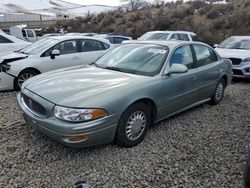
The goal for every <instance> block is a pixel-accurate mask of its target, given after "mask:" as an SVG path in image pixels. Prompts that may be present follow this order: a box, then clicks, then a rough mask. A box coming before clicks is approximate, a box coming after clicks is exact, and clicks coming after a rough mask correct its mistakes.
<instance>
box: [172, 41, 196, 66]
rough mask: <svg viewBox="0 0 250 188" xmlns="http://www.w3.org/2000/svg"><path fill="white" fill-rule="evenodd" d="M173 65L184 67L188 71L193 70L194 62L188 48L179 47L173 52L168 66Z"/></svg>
mask: <svg viewBox="0 0 250 188" xmlns="http://www.w3.org/2000/svg"><path fill="white" fill-rule="evenodd" d="M174 63H176V64H183V65H186V66H187V68H188V69H192V68H194V60H193V55H192V52H191V48H190V46H188V45H186V46H181V47H179V48H177V49H176V50H175V51H174V53H173V54H172V57H171V58H170V61H169V64H170V66H171V65H172V64H174Z"/></svg>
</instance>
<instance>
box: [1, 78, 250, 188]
mask: <svg viewBox="0 0 250 188" xmlns="http://www.w3.org/2000/svg"><path fill="white" fill-rule="evenodd" d="M249 93H250V85H249V83H243V82H238V83H236V84H233V85H231V86H229V87H228V88H227V90H226V93H225V98H224V100H223V102H222V103H221V104H220V105H217V106H209V105H208V104H204V105H202V106H199V107H197V108H194V109H192V110H189V111H187V112H184V113H181V114H179V115H177V116H174V117H172V118H169V119H167V120H165V121H162V122H161V123H159V124H157V125H154V126H153V127H152V128H151V129H150V130H149V132H148V134H147V136H146V138H145V140H144V142H143V143H141V144H140V145H138V146H137V147H134V148H130V149H126V148H120V147H118V146H116V145H112V144H110V145H106V146H98V147H94V148H89V149H72V148H69V147H66V146H63V145H61V144H59V143H57V142H55V141H53V140H51V139H50V138H48V137H47V136H45V135H43V134H42V133H40V132H39V131H37V130H36V129H34V128H32V127H30V126H28V125H25V123H24V121H23V119H22V118H21V116H20V113H19V111H18V108H17V104H16V99H15V96H16V93H14V92H7V93H0V187H11V188H13V187H73V186H72V185H73V184H74V183H75V182H76V181H79V180H86V181H87V182H89V183H90V184H91V185H92V187H107V188H108V187H116V188H119V187H131V188H134V187H136V188H137V187H157V188H158V187H220V188H221V187H234V188H235V187H243V180H242V179H243V168H244V164H245V159H246V141H247V139H248V138H250V132H249V129H250V113H249V109H250V97H249Z"/></svg>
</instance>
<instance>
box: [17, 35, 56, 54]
mask: <svg viewBox="0 0 250 188" xmlns="http://www.w3.org/2000/svg"><path fill="white" fill-rule="evenodd" d="M57 42H58V40H57V39H53V38H44V39H41V40H39V41H37V42H35V43H33V44H31V45H29V46H27V47H25V48H23V49H21V50H18V51H17V52H20V53H24V54H31V55H35V54H37V53H38V52H41V51H44V50H46V49H48V48H50V47H51V46H52V45H54V44H56V43H57Z"/></svg>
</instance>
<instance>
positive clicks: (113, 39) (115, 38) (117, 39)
mask: <svg viewBox="0 0 250 188" xmlns="http://www.w3.org/2000/svg"><path fill="white" fill-rule="evenodd" d="M94 36H95V37H102V38H105V39H107V40H109V42H110V43H112V44H116V45H117V44H121V43H122V42H123V41H130V40H132V37H129V36H123V35H112V34H98V35H94Z"/></svg>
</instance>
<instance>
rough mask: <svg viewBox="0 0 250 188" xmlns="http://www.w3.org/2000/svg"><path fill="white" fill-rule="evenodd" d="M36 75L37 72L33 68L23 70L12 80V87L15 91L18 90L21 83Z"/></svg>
mask: <svg viewBox="0 0 250 188" xmlns="http://www.w3.org/2000/svg"><path fill="white" fill-rule="evenodd" d="M35 75H37V73H36V72H35V71H33V70H25V71H22V72H21V73H20V74H19V75H18V77H16V78H15V80H14V89H15V90H16V91H20V90H21V87H22V85H23V83H24V82H25V81H26V80H28V79H30V78H32V77H33V76H35Z"/></svg>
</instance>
